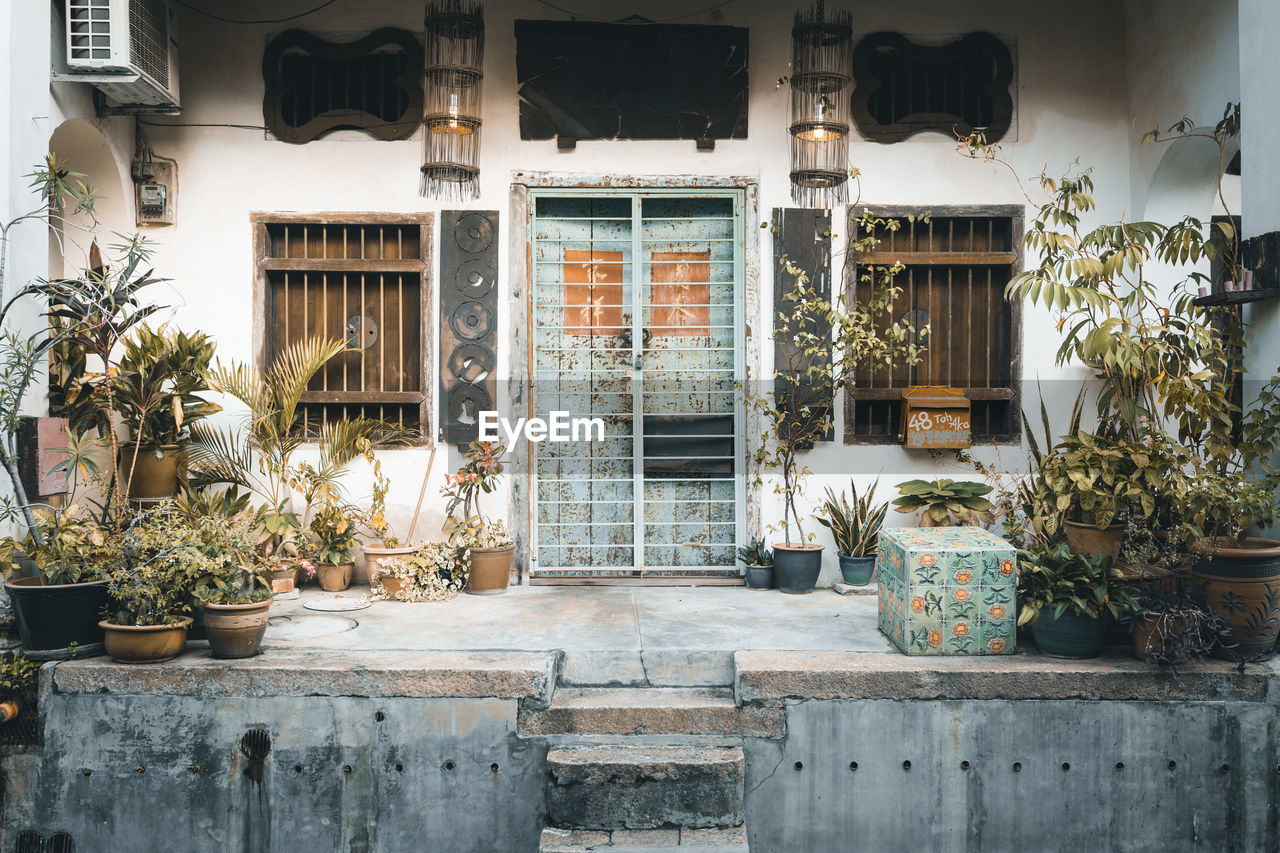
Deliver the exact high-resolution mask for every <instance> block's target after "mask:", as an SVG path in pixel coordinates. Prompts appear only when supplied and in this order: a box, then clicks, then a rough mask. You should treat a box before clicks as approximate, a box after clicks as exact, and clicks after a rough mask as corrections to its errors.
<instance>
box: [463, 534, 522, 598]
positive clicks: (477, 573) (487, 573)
mask: <svg viewBox="0 0 1280 853" xmlns="http://www.w3.org/2000/svg"><path fill="white" fill-rule="evenodd" d="M515 552H516V546H515V545H508V546H507V547H505V548H472V549H471V550H470V552H469V553H470V561H471V569H470V572H469V574H468V575H467V594H468V595H501V594H502V593H504V592H506V591H507V583H508V581H510V579H511V556H512V555H513V554H515Z"/></svg>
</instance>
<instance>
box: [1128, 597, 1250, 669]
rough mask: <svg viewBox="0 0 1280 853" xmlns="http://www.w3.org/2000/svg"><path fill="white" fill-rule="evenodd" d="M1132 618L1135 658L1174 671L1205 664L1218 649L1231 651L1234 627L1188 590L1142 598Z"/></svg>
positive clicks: (1130, 620)
mask: <svg viewBox="0 0 1280 853" xmlns="http://www.w3.org/2000/svg"><path fill="white" fill-rule="evenodd" d="M1136 602H1137V610H1136V611H1134V613H1132V614H1131V615H1130V617H1129V620H1128V621H1129V623H1130V635H1131V636H1132V638H1133V656H1134V657H1136V658H1137V659H1138V660H1144V661H1146V662H1147V663H1154V664H1158V665H1160V666H1162V667H1165V666H1167V667H1169V668H1170V669H1173V668H1174V667H1176V666H1177V665H1179V664H1183V663H1186V662H1187V661H1191V660H1195V661H1200V660H1204V659H1205V657H1206V656H1208V655H1209V654H1210V653H1212V652H1213V651H1214V650H1215V649H1217V648H1221V647H1226V648H1230V642H1229V637H1230V633H1231V626H1230V625H1229V624H1228V623H1227V621H1226V620H1225V619H1223V618H1222V617H1221V616H1219V615H1218V614H1216V613H1214V612H1213V611H1212V610H1209V609H1208V608H1207V607H1205V606H1204V604H1203V603H1202V602H1200V601H1198V600H1197V599H1196V598H1195V596H1194V595H1193V594H1192V593H1191V591H1190V590H1188V589H1187V588H1186V587H1183V586H1179V587H1178V588H1177V589H1176V590H1174V591H1172V592H1162V591H1160V590H1155V591H1150V592H1147V593H1144V594H1143V595H1141V596H1138V598H1137V599H1136Z"/></svg>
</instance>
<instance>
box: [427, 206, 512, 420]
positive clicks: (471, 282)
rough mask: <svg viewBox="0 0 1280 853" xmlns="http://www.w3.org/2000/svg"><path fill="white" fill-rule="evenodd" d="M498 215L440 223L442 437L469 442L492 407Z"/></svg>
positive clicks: (448, 217) (456, 213) (444, 217)
mask: <svg viewBox="0 0 1280 853" xmlns="http://www.w3.org/2000/svg"><path fill="white" fill-rule="evenodd" d="M497 366H498V211H496V210H446V211H444V212H443V213H442V214H441V218H440V438H441V440H442V441H445V442H447V443H449V444H459V445H461V444H466V443H469V442H470V441H471V440H472V439H474V438H475V437H476V436H477V435H478V434H479V413H480V412H481V411H483V410H486V409H487V410H493V409H495V408H496V405H495V400H496V395H495V391H496V388H497V383H496V377H495V373H496V370H497Z"/></svg>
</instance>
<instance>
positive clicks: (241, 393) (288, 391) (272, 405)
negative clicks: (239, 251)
mask: <svg viewBox="0 0 1280 853" xmlns="http://www.w3.org/2000/svg"><path fill="white" fill-rule="evenodd" d="M345 349H346V345H345V344H344V343H343V342H342V341H334V340H326V339H324V338H321V337H313V338H308V339H306V340H301V341H296V342H294V343H293V344H290V345H289V346H288V347H286V348H285V349H284V350H283V351H282V352H281V353H280V354H279V355H278V356H277V357H276V359H275V360H274V361H273V362H272V363H271V364H270V365H269V366H268V367H267V368H266V369H265V370H261V371H260V370H258V369H257V368H256V367H252V366H249V365H245V364H234V365H230V366H227V365H223V364H220V363H219V364H218V365H217V366H216V367H215V368H214V370H213V371H211V372H210V374H209V384H210V386H212V387H213V388H214V389H215V390H218V391H221V392H223V393H226V394H229V395H230V396H232V397H234V398H235V399H236V400H239V401H240V402H241V403H243V404H244V405H245V407H246V408H247V409H248V411H247V413H246V415H245V417H244V420H243V425H242V428H241V429H229V428H226V427H220V426H214V425H212V424H210V423H209V422H207V421H206V422H201V423H197V424H194V425H193V426H192V427H191V431H190V440H189V441H188V442H187V444H186V448H185V449H186V453H187V462H188V465H189V467H190V469H191V473H192V474H193V475H194V478H195V480H196V482H197V483H199V484H201V485H209V484H214V483H227V484H234V485H236V486H240V487H243V488H245V489H248V490H249V491H251V492H253V493H254V494H255V495H257V496H258V497H259V499H260V500H261V501H262V502H263V503H264V504H265V505H266V508H265V510H264V513H263V516H262V522H263V524H264V525H265V526H266V529H267V531H268V532H269V533H270V534H271V542H270V544H269V545H268V547H267V550H268V551H269V552H270V553H277V552H279V553H283V554H286V555H290V556H295V555H296V554H297V547H296V546H297V540H298V539H299V538H300V537H301V536H302V535H303V534H304V532H305V529H306V523H305V517H306V515H307V512H308V508H309V507H310V506H311V505H312V504H313V503H314V502H316V501H326V500H328V499H329V496H330V495H331V494H332V495H334V496H336V495H339V494H340V482H339V481H340V480H341V478H342V475H343V474H344V473H345V472H346V470H347V468H348V466H349V465H350V464H351V463H352V462H353V461H354V460H355V459H357V458H360V457H363V458H365V459H366V460H372V458H373V453H374V451H375V450H376V449H377V448H379V447H383V446H386V445H390V444H395V443H398V442H400V441H403V440H404V439H405V438H406V436H407V435H408V434H409V433H408V431H407V430H405V429H403V428H401V427H399V426H396V425H395V424H391V423H387V422H386V421H380V420H373V419H370V418H343V419H341V420H330V421H326V422H325V423H324V424H322V425H321V426H320V429H319V432H318V434H315V433H314V432H313V433H311V434H309V433H308V432H307V430H306V428H305V427H304V425H303V419H302V417H301V412H300V410H299V406H300V405H301V400H302V395H303V393H304V392H305V391H306V390H307V386H308V385H309V384H310V383H311V379H312V377H314V376H315V375H316V374H317V373H318V372H319V371H320V370H321V369H322V368H323V367H324V365H325V364H326V363H327V362H328V361H329V360H330V359H331V358H334V357H335V356H337V355H338V354H340V353H342V352H344V351H345ZM308 442H314V443H315V444H316V446H317V450H318V460H317V461H316V463H315V464H312V463H310V462H300V461H297V460H296V459H295V455H296V454H297V451H298V449H299V448H301V447H302V446H303V445H304V444H307V443H308ZM299 495H300V496H301V498H302V499H303V503H304V506H302V507H301V508H300V511H298V510H297V509H295V506H294V499H295V497H297V496H299Z"/></svg>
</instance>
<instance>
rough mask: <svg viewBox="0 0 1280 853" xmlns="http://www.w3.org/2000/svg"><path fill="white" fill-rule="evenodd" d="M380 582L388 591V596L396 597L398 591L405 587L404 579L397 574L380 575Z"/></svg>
mask: <svg viewBox="0 0 1280 853" xmlns="http://www.w3.org/2000/svg"><path fill="white" fill-rule="evenodd" d="M379 582H380V583H381V584H382V588H383V589H385V590H386V591H387V598H395V597H396V593H398V592H400V591H401V590H402V589H404V580H403V579H401V578H398V577H396V576H395V575H380V576H379Z"/></svg>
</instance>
